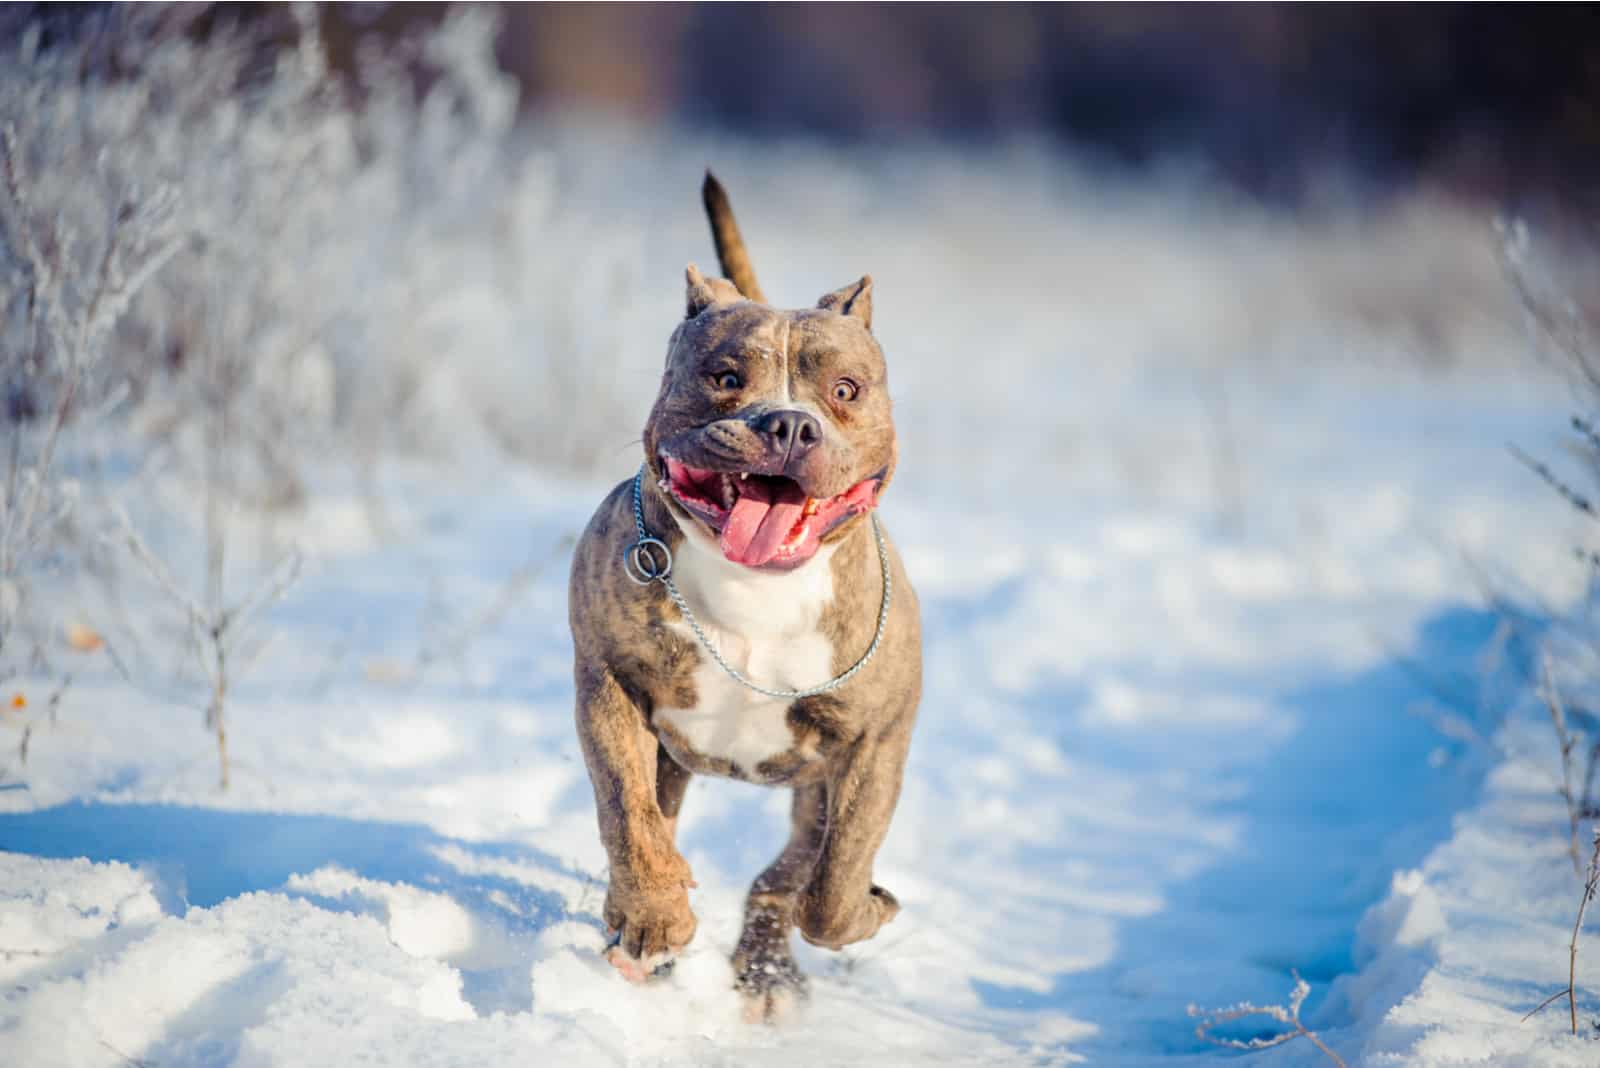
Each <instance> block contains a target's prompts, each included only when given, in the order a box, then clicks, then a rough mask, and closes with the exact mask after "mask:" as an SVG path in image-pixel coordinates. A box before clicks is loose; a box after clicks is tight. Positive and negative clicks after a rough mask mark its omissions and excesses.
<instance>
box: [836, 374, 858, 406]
mask: <svg viewBox="0 0 1600 1068" xmlns="http://www.w3.org/2000/svg"><path fill="white" fill-rule="evenodd" d="M860 394H861V387H860V386H858V385H856V384H855V383H854V382H852V381H850V380H849V379H848V378H841V379H839V381H837V382H835V383H834V384H833V399H834V400H836V401H840V402H841V403H845V404H848V403H849V402H850V401H853V400H855V399H856V397H858V396H860Z"/></svg>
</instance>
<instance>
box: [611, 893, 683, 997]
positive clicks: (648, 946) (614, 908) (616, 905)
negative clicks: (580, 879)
mask: <svg viewBox="0 0 1600 1068" xmlns="http://www.w3.org/2000/svg"><path fill="white" fill-rule="evenodd" d="M604 919H605V923H606V927H607V929H608V930H610V931H611V932H612V939H611V943H610V945H608V946H607V948H606V954H605V955H606V960H608V961H610V962H611V964H612V965H613V966H614V967H615V968H616V969H617V970H618V971H619V972H621V973H622V974H623V976H624V977H625V978H627V979H629V980H631V981H634V982H640V981H642V980H644V979H646V978H649V977H650V976H651V975H653V974H655V973H656V972H657V971H658V970H659V969H660V968H661V967H662V966H663V965H665V964H667V963H669V962H670V961H671V960H672V958H673V957H674V956H676V955H677V952H678V950H680V949H682V948H683V947H684V946H687V945H688V944H689V942H690V940H691V939H693V938H694V932H695V926H696V921H695V918H694V912H693V911H692V910H691V909H690V908H689V895H688V893H687V892H685V890H684V889H683V888H682V887H672V888H670V889H665V890H639V889H625V888H623V887H619V886H618V885H617V884H616V883H613V884H612V886H611V888H610V890H608V891H607V893H606V904H605V914H604Z"/></svg>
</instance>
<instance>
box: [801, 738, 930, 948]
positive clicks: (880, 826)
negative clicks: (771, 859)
mask: <svg viewBox="0 0 1600 1068" xmlns="http://www.w3.org/2000/svg"><path fill="white" fill-rule="evenodd" d="M910 741H911V730H910V725H909V723H907V724H904V725H902V724H899V723H896V724H891V725H890V727H889V728H888V729H887V730H885V731H884V732H883V733H881V734H878V735H876V736H863V737H862V738H860V739H858V740H857V741H856V742H855V743H854V744H853V745H851V746H850V748H849V749H848V750H846V751H845V752H844V753H843V754H841V755H840V757H839V758H838V759H837V761H836V763H835V764H834V766H833V767H832V768H830V769H829V774H828V831H827V837H826V838H825V839H824V841H823V844H822V852H821V853H820V854H819V855H818V857H817V862H816V865H815V867H813V868H812V871H811V878H810V880H809V882H807V884H806V887H805V889H804V890H802V891H801V893H800V899H799V901H798V903H797V908H796V910H795V911H796V919H797V920H798V922H799V926H800V933H801V935H803V936H804V937H805V939H806V941H808V942H810V943H812V944H814V945H818V946H822V947H824V948H826V949H839V948H841V947H843V946H847V945H849V944H850V943H852V942H860V941H863V940H865V939H868V938H871V937H872V936H873V935H875V934H877V932H878V928H879V927H882V926H883V925H884V924H886V923H888V922H889V921H890V920H892V919H894V917H895V914H896V913H898V912H899V911H900V903H899V902H897V901H896V900H895V898H894V895H893V894H891V893H889V891H887V890H885V889H884V888H883V887H881V886H876V885H874V884H873V882H872V860H873V857H875V856H876V855H877V852H878V846H880V845H881V844H882V843H883V836H884V835H885V834H886V833H888V830H889V817H891V816H892V815H894V806H895V802H896V801H898V800H899V797H900V779H901V774H902V772H903V771H904V768H905V759H906V750H907V748H908V747H909V745H910Z"/></svg>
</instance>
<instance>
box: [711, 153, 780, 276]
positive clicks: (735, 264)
mask: <svg viewBox="0 0 1600 1068" xmlns="http://www.w3.org/2000/svg"><path fill="white" fill-rule="evenodd" d="M700 195H701V197H702V198H703V199H704V200H705V202H706V218H708V219H710V220H711V240H712V241H714V242H716V245H717V261H718V262H719V263H721V264H722V274H723V277H725V278H727V279H728V281H730V282H732V283H733V284H734V285H735V286H737V287H738V288H739V292H741V293H743V294H744V295H745V296H746V297H747V298H748V299H750V300H753V301H756V302H757V303H760V304H765V303H766V302H767V298H766V295H765V294H764V293H762V292H761V283H760V282H757V281H756V269H755V268H754V267H752V266H751V265H750V253H748V252H746V251H745V247H744V238H743V237H741V236H740V234H739V224H738V223H737V222H734V220H733V205H732V204H729V203H728V193H727V191H726V190H724V189H723V188H722V183H721V182H719V181H717V176H716V175H714V174H712V173H711V171H710V170H707V171H706V180H705V184H704V185H702V186H701V187H700Z"/></svg>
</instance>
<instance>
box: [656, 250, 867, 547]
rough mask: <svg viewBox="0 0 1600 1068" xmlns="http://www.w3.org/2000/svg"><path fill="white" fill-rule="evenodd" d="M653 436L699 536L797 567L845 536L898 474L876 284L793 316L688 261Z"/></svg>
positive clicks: (678, 513) (662, 473)
mask: <svg viewBox="0 0 1600 1068" xmlns="http://www.w3.org/2000/svg"><path fill="white" fill-rule="evenodd" d="M687 303H688V316H687V318H685V320H684V321H683V322H682V323H681V324H679V326H678V328H677V329H676V330H674V331H673V334H672V340H671V341H670V342H669V344H668V347H667V366H666V371H665V373H664V374H663V375H662V379H661V393H660V395H659V396H657V398H656V403H655V407H654V408H653V409H652V410H651V412H650V421H649V424H648V425H647V426H646V427H645V431H644V445H645V451H646V458H647V463H648V464H649V466H650V469H651V472H652V474H653V475H654V477H655V478H656V479H657V480H658V481H659V483H660V485H661V486H662V488H663V489H664V490H665V491H666V497H667V499H668V501H669V502H670V505H671V508H672V511H673V514H674V516H675V517H676V519H677V520H678V525H679V526H680V527H682V528H683V529H684V533H685V534H686V535H687V536H689V537H700V538H707V539H714V540H715V542H716V544H717V546H718V547H719V549H720V550H721V552H722V555H723V556H725V557H727V558H728V559H729V560H731V561H733V562H734V563H738V564H743V565H744V566H746V567H753V568H762V569H768V570H787V569H790V568H794V567H798V566H800V565H802V564H804V563H805V562H806V561H807V560H809V559H811V558H812V557H813V556H814V555H815V554H816V552H817V550H818V549H819V548H820V547H821V546H822V545H824V544H828V543H831V542H833V541H835V540H837V539H839V538H842V537H844V536H845V533H846V531H848V530H849V529H850V528H852V527H853V526H854V525H855V524H856V523H858V522H860V521H861V517H862V516H864V515H865V514H866V513H867V512H869V511H871V510H872V508H873V507H874V506H876V504H877V502H878V495H879V493H880V492H882V490H883V488H884V486H885V485H886V484H887V483H888V481H889V478H890V476H891V475H892V474H893V473H894V465H895V434H894V423H893V420H892V419H891V417H890V407H889V382H888V375H887V373H886V371H885V368H884V362H883V350H882V349H880V348H879V347H878V342H877V341H876V340H875V339H874V338H873V336H872V279H870V278H862V279H861V280H860V281H859V282H854V283H852V284H850V285H848V286H845V287H844V288H843V289H839V290H835V291H834V292H832V293H829V294H827V295H826V296H824V297H823V298H822V299H821V300H819V301H818V302H817V306H816V307H815V308H807V309H804V310H800V311H780V310H777V309H774V308H769V307H767V306H766V305H765V304H759V303H756V302H754V301H750V300H746V299H745V298H744V297H743V296H742V295H741V294H740V293H739V290H738V289H736V288H735V287H734V286H733V284H732V283H730V282H728V281H725V280H724V279H721V278H706V277H704V276H703V275H701V273H700V272H699V271H698V270H696V269H695V268H694V267H693V266H692V265H691V266H690V267H689V269H688V301H687Z"/></svg>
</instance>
